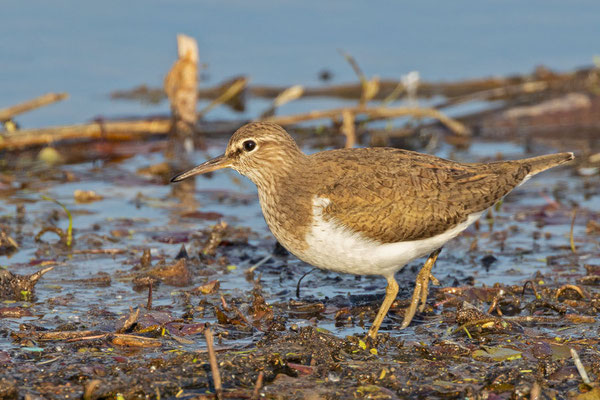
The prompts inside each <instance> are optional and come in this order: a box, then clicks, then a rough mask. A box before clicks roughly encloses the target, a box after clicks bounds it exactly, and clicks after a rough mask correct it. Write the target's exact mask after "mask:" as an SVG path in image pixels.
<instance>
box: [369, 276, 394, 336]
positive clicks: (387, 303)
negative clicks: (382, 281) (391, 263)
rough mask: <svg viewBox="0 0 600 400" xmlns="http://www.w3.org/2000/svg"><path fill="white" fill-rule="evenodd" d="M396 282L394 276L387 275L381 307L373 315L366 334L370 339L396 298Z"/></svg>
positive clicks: (375, 333)
mask: <svg viewBox="0 0 600 400" xmlns="http://www.w3.org/2000/svg"><path fill="white" fill-rule="evenodd" d="M398 290H399V286H398V282H396V279H394V276H393V275H392V276H389V277H388V278H387V287H386V288H385V298H384V299H383V303H381V307H379V312H378V313H377V316H376V317H375V321H373V325H371V329H369V334H368V336H369V337H370V338H372V339H375V337H376V336H377V331H378V330H379V327H380V326H381V323H382V322H383V319H384V318H385V316H386V315H387V313H388V311H389V309H390V307H391V305H392V303H393V302H394V300H395V299H396V296H397V295H398Z"/></svg>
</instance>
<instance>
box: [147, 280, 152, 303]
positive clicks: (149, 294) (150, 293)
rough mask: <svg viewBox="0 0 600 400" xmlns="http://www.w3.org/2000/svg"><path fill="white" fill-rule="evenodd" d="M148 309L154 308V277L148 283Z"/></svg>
mask: <svg viewBox="0 0 600 400" xmlns="http://www.w3.org/2000/svg"><path fill="white" fill-rule="evenodd" d="M146 309H147V310H152V279H150V281H149V283H148V301H146Z"/></svg>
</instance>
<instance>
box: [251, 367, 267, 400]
mask: <svg viewBox="0 0 600 400" xmlns="http://www.w3.org/2000/svg"><path fill="white" fill-rule="evenodd" d="M264 376H265V373H264V372H263V371H260V372H259V373H258V378H256V385H254V390H253V391H252V400H258V399H259V398H260V389H261V388H262V385H263V379H264Z"/></svg>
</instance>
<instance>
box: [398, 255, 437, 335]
mask: <svg viewBox="0 0 600 400" xmlns="http://www.w3.org/2000/svg"><path fill="white" fill-rule="evenodd" d="M440 251H442V249H441V248H440V249H437V250H436V251H434V252H433V253H431V254H430V255H429V258H427V261H425V265H423V268H421V270H420V271H419V273H418V274H417V280H416V282H415V290H414V292H413V295H412V299H411V301H410V306H408V308H407V309H406V312H405V313H404V320H403V321H402V325H400V329H404V328H406V327H408V325H410V322H411V321H412V319H413V317H414V316H415V313H416V311H417V307H419V312H423V310H424V309H425V304H426V303H427V295H428V294H429V280H430V279H431V280H432V281H433V282H434V284H439V282H438V280H437V279H436V278H435V277H434V276H433V275H431V270H432V269H433V265H434V264H435V261H436V260H437V258H438V255H439V254H440ZM419 303H421V304H420V306H419Z"/></svg>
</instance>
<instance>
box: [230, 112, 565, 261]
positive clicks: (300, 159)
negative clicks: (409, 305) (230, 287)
mask: <svg viewBox="0 0 600 400" xmlns="http://www.w3.org/2000/svg"><path fill="white" fill-rule="evenodd" d="M248 139H254V140H256V141H257V142H258V146H259V148H257V149H256V150H255V151H254V152H255V154H254V157H253V158H252V160H249V161H244V160H240V161H241V162H240V165H238V166H236V165H232V168H234V169H236V170H238V171H239V172H240V173H242V174H244V175H246V176H248V177H249V178H250V179H251V180H252V181H253V182H254V183H255V184H256V185H257V187H258V191H259V198H260V202H261V206H262V210H263V213H264V215H265V219H266V221H267V224H268V225H269V228H270V229H271V230H272V231H273V233H274V235H275V236H276V237H277V239H278V240H280V241H281V242H282V244H283V245H284V246H286V245H287V246H286V247H288V248H289V247H292V248H293V247H296V246H298V247H302V246H303V243H302V242H303V238H304V236H305V235H306V232H307V230H308V229H309V224H310V223H311V216H312V201H313V198H314V197H315V196H318V197H324V198H328V199H330V203H329V205H328V206H327V207H326V208H325V210H324V214H323V215H324V217H325V218H326V219H327V218H332V219H335V220H337V221H339V223H341V224H343V225H344V226H346V227H347V228H348V229H350V230H352V231H356V232H361V233H362V234H363V235H364V236H366V237H368V238H371V239H373V240H376V241H378V242H381V243H393V242H398V241H408V240H417V239H425V238H428V237H431V236H435V235H437V234H440V233H442V232H444V231H445V230H448V229H450V228H452V227H453V226H455V225H456V224H459V223H460V222H463V221H465V220H466V219H467V218H468V216H469V215H470V214H473V213H476V212H480V211H483V210H485V209H487V208H489V207H490V206H492V205H493V204H494V203H496V202H497V201H498V200H500V199H501V198H502V197H503V196H505V195H506V194H507V193H508V192H510V191H511V190H512V189H514V188H515V187H516V186H518V185H519V184H520V183H521V182H522V181H523V180H524V179H525V177H527V176H528V175H530V174H536V173H538V172H541V171H543V170H544V169H546V168H550V167H552V166H555V165H558V164H560V163H562V162H565V161H568V160H570V159H571V158H572V155H571V154H570V153H561V154H552V155H548V156H541V157H536V158H531V159H525V160H516V161H500V162H493V163H488V164H480V163H477V164H463V163H458V162H454V161H450V160H445V159H442V158H439V157H435V156H432V155H428V154H421V153H416V152H412V151H407V150H400V149H394V148H356V149H339V150H330V151H323V152H319V153H315V154H312V155H308V156H307V155H305V154H304V153H302V152H301V151H300V149H299V148H298V147H297V146H296V143H295V142H294V140H293V139H292V138H291V137H290V136H289V135H288V134H287V133H286V132H285V131H284V130H283V129H282V128H281V127H279V126H277V125H274V124H270V123H253V124H248V125H246V126H244V127H242V128H240V129H239V130H238V131H237V132H236V133H235V134H234V135H233V136H232V138H231V140H230V141H229V145H228V147H227V153H226V156H227V157H232V158H237V159H240V156H241V155H242V154H243V151H242V150H241V149H240V147H239V144H240V143H242V142H243V141H244V140H248ZM236 144H237V146H236ZM292 252H293V251H292Z"/></svg>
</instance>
